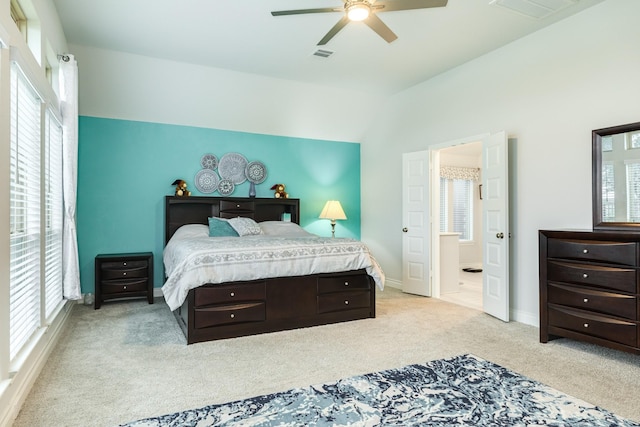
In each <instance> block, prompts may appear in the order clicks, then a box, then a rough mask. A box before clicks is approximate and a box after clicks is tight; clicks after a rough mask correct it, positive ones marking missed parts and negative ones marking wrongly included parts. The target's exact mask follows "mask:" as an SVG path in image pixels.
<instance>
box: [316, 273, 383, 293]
mask: <svg viewBox="0 0 640 427" xmlns="http://www.w3.org/2000/svg"><path fill="white" fill-rule="evenodd" d="M370 286H371V284H370V283H369V280H368V276H363V275H358V276H349V275H345V276H335V277H318V293H319V294H324V293H330V292H340V291H351V290H367V289H370Z"/></svg>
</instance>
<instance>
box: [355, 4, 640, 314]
mask: <svg viewBox="0 0 640 427" xmlns="http://www.w3.org/2000/svg"><path fill="white" fill-rule="evenodd" d="M639 16H640V1H637V0H607V1H605V2H603V3H601V4H598V5H596V6H593V7H591V8H589V9H587V10H585V11H583V12H581V13H579V14H577V15H574V16H573V17H570V18H568V19H565V20H563V21H560V22H558V23H557V24H554V25H552V26H550V27H547V28H545V29H543V30H541V31H539V32H537V33H535V34H532V35H530V36H527V37H525V38H523V39H520V40H517V41H515V42H513V43H511V44H510V45H508V46H506V47H503V48H501V49H499V50H496V51H494V52H492V53H490V54H488V55H485V56H483V57H481V58H479V59H477V60H474V61H471V62H469V63H467V64H465V65H462V66H460V67H458V68H456V69H454V70H452V71H449V72H447V73H445V74H442V75H440V76H438V77H436V78H433V79H431V80H428V81H426V82H424V83H422V84H420V85H417V86H415V87H413V88H411V89H409V90H406V91H404V92H403V93H400V94H397V95H396V96H394V97H393V98H392V99H390V100H388V102H387V104H386V108H385V109H384V110H383V111H382V112H381V114H380V115H379V117H377V118H376V120H375V122H374V125H373V126H372V127H371V128H370V129H369V131H368V132H367V134H366V136H365V138H364V141H363V143H362V156H361V158H362V183H363V191H362V212H363V215H362V238H363V240H364V241H365V242H366V243H367V244H368V245H369V246H370V247H371V250H372V252H373V253H374V254H375V255H376V258H377V259H378V261H379V262H380V264H381V265H382V268H383V269H384V270H385V273H386V274H387V276H388V277H389V278H390V279H391V280H400V278H401V277H402V266H401V253H402V250H401V249H402V245H401V242H402V236H401V234H402V233H401V229H402V224H401V221H402V200H401V199H402V197H401V190H400V187H401V180H402V173H401V170H402V153H403V152H409V151H418V150H423V149H425V148H426V147H428V146H429V145H431V144H438V143H443V142H446V141H450V140H456V139H459V138H464V137H469V136H473V135H478V134H482V133H485V132H497V131H500V130H505V131H506V132H507V134H508V135H509V138H515V139H517V141H516V142H515V144H512V145H511V146H510V149H511V156H510V157H511V158H512V162H511V164H510V167H511V168H512V170H513V171H514V172H513V178H512V182H511V199H512V204H511V206H512V211H511V215H512V230H511V231H512V233H513V237H512V239H511V245H512V248H513V249H512V259H511V269H512V282H511V310H512V316H513V317H514V318H515V319H516V320H519V321H523V322H525V323H531V324H536V325H537V324H538V236H537V232H538V230H539V229H547V228H553V229H558V228H569V227H570V228H586V229H590V228H591V225H592V224H591V130H593V129H598V128H603V127H607V126H613V125H618V124H624V123H631V122H637V121H640V109H639V108H638V99H639V97H640V78H638V75H639V74H638V70H640V49H639V45H638V41H639V40H640V25H638V22H637V19H638V17H639ZM381 196H383V197H384V202H381ZM381 204H384V209H380V206H381Z"/></svg>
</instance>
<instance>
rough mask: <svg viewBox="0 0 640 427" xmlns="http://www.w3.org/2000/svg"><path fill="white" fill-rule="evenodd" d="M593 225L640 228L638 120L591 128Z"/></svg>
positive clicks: (620, 228) (639, 229)
mask: <svg viewBox="0 0 640 427" xmlns="http://www.w3.org/2000/svg"><path fill="white" fill-rule="evenodd" d="M592 142H593V147H592V150H593V152H592V159H593V174H592V180H593V181H592V184H593V229H594V230H620V231H623V230H624V231H630V230H634V231H639V232H640V122H638V123H630V124H627V125H622V126H613V127H609V128H604V129H598V130H594V131H593V132H592Z"/></svg>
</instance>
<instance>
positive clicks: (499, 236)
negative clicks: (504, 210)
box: [496, 233, 504, 239]
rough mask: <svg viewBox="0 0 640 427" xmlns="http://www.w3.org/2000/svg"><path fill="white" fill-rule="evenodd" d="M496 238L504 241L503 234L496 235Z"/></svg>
mask: <svg viewBox="0 0 640 427" xmlns="http://www.w3.org/2000/svg"><path fill="white" fill-rule="evenodd" d="M496 237H497V238H498V239H504V233H498V234H496Z"/></svg>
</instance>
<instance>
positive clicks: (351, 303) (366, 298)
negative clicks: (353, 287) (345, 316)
mask: <svg viewBox="0 0 640 427" xmlns="http://www.w3.org/2000/svg"><path fill="white" fill-rule="evenodd" d="M370 304H371V294H370V293H369V292H368V291H351V292H335V293H331V294H323V295H318V313H330V312H332V311H343V310H353V309H356V308H368V307H369V306H370Z"/></svg>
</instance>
